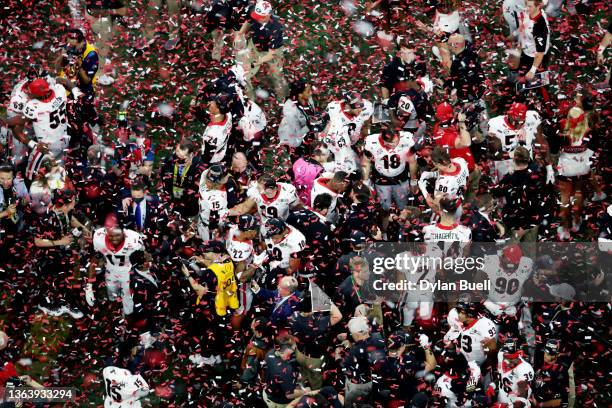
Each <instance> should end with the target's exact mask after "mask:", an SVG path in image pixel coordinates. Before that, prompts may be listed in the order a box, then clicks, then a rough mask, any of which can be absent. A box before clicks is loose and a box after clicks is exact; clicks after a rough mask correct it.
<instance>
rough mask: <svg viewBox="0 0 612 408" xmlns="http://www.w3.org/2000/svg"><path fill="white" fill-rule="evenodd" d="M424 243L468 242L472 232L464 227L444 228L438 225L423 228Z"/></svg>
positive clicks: (455, 225)
mask: <svg viewBox="0 0 612 408" xmlns="http://www.w3.org/2000/svg"><path fill="white" fill-rule="evenodd" d="M423 234H424V241H425V242H434V243H436V242H464V243H465V242H470V241H471V240H472V230H470V228H469V227H466V226H465V225H460V224H454V225H452V226H448V227H447V226H445V225H442V224H440V223H438V224H434V225H426V226H424V227H423Z"/></svg>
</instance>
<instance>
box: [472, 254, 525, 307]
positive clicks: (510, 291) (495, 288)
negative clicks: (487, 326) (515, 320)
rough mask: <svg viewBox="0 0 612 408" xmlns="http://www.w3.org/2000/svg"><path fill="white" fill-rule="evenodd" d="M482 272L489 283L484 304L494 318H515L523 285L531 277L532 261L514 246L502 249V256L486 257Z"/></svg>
mask: <svg viewBox="0 0 612 408" xmlns="http://www.w3.org/2000/svg"><path fill="white" fill-rule="evenodd" d="M484 259H485V263H484V268H483V272H484V273H486V274H487V276H488V278H489V280H490V281H491V290H490V291H489V296H488V298H487V300H486V301H485V302H484V306H485V307H486V308H487V310H488V311H489V312H490V313H491V314H492V315H493V316H496V317H499V316H502V315H505V316H510V317H515V316H517V313H518V310H517V304H518V303H519V301H520V300H521V294H522V293H523V285H524V284H525V282H526V281H527V280H528V279H529V278H530V277H531V274H532V272H533V261H532V260H531V259H530V258H528V257H526V256H523V251H522V250H521V247H520V246H518V245H516V244H514V245H509V246H507V247H505V248H504V250H503V252H502V256H498V255H486V256H485V258H484Z"/></svg>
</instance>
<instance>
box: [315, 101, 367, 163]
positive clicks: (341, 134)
mask: <svg viewBox="0 0 612 408" xmlns="http://www.w3.org/2000/svg"><path fill="white" fill-rule="evenodd" d="M327 113H328V115H329V124H328V127H327V133H326V134H325V137H324V138H323V141H324V142H325V143H326V144H327V146H328V147H329V150H330V151H331V152H332V153H333V154H334V162H335V163H336V167H335V170H336V171H338V170H343V171H346V172H349V173H350V172H352V171H355V170H356V169H357V155H356V154H355V151H354V150H353V149H352V148H351V146H352V145H353V144H355V143H356V142H357V141H358V140H359V139H360V136H361V129H362V128H363V125H364V123H365V122H366V121H367V120H368V119H369V118H370V117H371V116H372V114H373V113H374V107H373V105H372V103H371V102H369V101H364V108H363V110H362V111H361V113H360V114H359V115H358V116H348V115H347V114H346V112H344V110H342V102H339V101H335V102H331V103H330V104H329V105H327Z"/></svg>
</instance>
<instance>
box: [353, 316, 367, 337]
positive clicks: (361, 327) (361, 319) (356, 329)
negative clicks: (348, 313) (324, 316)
mask: <svg viewBox="0 0 612 408" xmlns="http://www.w3.org/2000/svg"><path fill="white" fill-rule="evenodd" d="M348 329H349V331H350V332H351V334H355V333H367V332H369V331H370V324H369V323H368V319H367V318H366V317H365V316H357V317H353V318H351V320H349V322H348Z"/></svg>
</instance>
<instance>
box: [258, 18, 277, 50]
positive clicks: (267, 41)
mask: <svg viewBox="0 0 612 408" xmlns="http://www.w3.org/2000/svg"><path fill="white" fill-rule="evenodd" d="M250 24H251V39H252V40H253V44H254V45H255V47H256V48H257V50H258V51H260V52H266V51H269V50H276V49H278V48H281V47H282V46H283V26H282V24H281V23H280V21H278V18H276V17H274V16H272V18H271V19H270V21H268V22H267V23H265V24H261V23H260V22H258V21H256V20H253V19H251V21H250Z"/></svg>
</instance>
